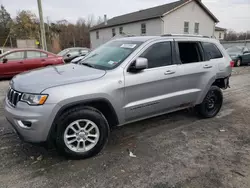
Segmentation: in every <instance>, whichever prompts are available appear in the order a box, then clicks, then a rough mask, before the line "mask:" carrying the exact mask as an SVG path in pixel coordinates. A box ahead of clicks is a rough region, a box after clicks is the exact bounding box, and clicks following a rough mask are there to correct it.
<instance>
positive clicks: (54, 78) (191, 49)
mask: <svg viewBox="0 0 250 188" xmlns="http://www.w3.org/2000/svg"><path fill="white" fill-rule="evenodd" d="M230 61H231V59H230V57H229V56H228V55H227V53H226V52H225V50H224V49H223V47H222V46H221V45H220V43H219V42H218V41H217V40H214V39H210V38H205V37H191V36H173V35H167V36H157V37H128V38H121V39H117V40H112V41H110V42H108V43H106V44H105V45H103V46H101V47H99V48H98V49H96V50H94V51H92V52H91V53H90V54H89V55H87V56H86V57H85V58H84V59H83V60H82V61H81V62H80V63H79V64H67V65H62V66H51V67H47V68H44V69H39V70H35V71H31V72H26V73H23V74H20V75H17V76H16V77H14V78H13V79H12V80H11V82H10V89H9V91H8V94H7V96H6V99H5V106H4V109H5V116H6V118H7V119H8V121H9V122H10V123H11V124H12V125H13V128H14V129H15V130H16V132H17V133H18V134H19V135H20V137H21V138H22V139H23V140H25V141H27V142H32V143H41V142H51V141H52V142H53V143H55V145H56V147H57V148H58V150H59V151H60V152H62V153H63V154H65V155H68V156H70V157H74V158H87V157H91V156H93V155H96V154H97V153H99V152H100V151H101V149H102V148H103V147H104V146H105V144H106V143H107V140H108V137H109V132H110V128H111V127H113V126H120V125H124V124H128V123H130V122H134V121H139V120H142V119H146V118H150V117H153V116H158V115H161V114H164V113H169V112H173V111H177V110H181V109H185V108H190V107H195V109H196V110H197V112H198V113H199V114H200V115H201V116H202V117H204V118H212V117H214V116H215V115H216V114H217V113H218V112H219V110H220V108H221V106H222V102H223V96H222V92H221V89H226V88H227V87H228V85H229V77H230V75H231V71H232V66H233V64H232V62H230Z"/></svg>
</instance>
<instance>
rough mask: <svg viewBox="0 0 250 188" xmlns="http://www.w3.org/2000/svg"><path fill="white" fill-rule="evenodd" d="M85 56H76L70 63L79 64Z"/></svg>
mask: <svg viewBox="0 0 250 188" xmlns="http://www.w3.org/2000/svg"><path fill="white" fill-rule="evenodd" d="M84 57H85V56H80V57H76V58H75V59H73V60H72V61H71V62H70V63H74V64H78V63H79V62H80V61H81V60H83V59H84Z"/></svg>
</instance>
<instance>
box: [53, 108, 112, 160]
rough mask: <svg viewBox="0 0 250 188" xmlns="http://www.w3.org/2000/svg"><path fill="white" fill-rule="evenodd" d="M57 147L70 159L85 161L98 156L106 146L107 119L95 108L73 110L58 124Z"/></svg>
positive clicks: (62, 117) (107, 134)
mask: <svg viewBox="0 0 250 188" xmlns="http://www.w3.org/2000/svg"><path fill="white" fill-rule="evenodd" d="M56 125H57V133H56V134H57V136H56V146H57V149H58V151H59V152H60V153H62V154H63V155H65V156H68V157H70V158H75V159H85V158H89V157H92V156H94V155H96V154H98V153H99V152H100V151H101V150H102V149H103V147H104V146H105V145H106V143H107V141H108V137H109V132H110V130H109V125H108V122H107V120H106V119H105V117H104V116H103V115H102V114H101V113H100V112H99V111H97V110H96V109H93V108H88V107H84V108H73V109H71V110H69V111H67V112H66V113H64V114H63V115H62V116H61V118H59V119H58V121H57V122H56Z"/></svg>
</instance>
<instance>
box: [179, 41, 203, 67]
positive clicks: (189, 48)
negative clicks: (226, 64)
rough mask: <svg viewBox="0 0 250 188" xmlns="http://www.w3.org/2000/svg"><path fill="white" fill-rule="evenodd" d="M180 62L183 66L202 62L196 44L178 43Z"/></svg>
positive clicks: (197, 44)
mask: <svg viewBox="0 0 250 188" xmlns="http://www.w3.org/2000/svg"><path fill="white" fill-rule="evenodd" d="M178 47H179V53H180V60H181V62H182V63H183V64H187V63H197V62H200V61H202V56H201V51H200V47H199V43H198V42H178Z"/></svg>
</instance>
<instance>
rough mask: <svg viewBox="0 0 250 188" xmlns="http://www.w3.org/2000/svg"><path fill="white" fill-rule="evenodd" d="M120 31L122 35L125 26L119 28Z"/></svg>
mask: <svg viewBox="0 0 250 188" xmlns="http://www.w3.org/2000/svg"><path fill="white" fill-rule="evenodd" d="M119 33H120V34H121V35H122V34H123V27H120V28H119Z"/></svg>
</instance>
